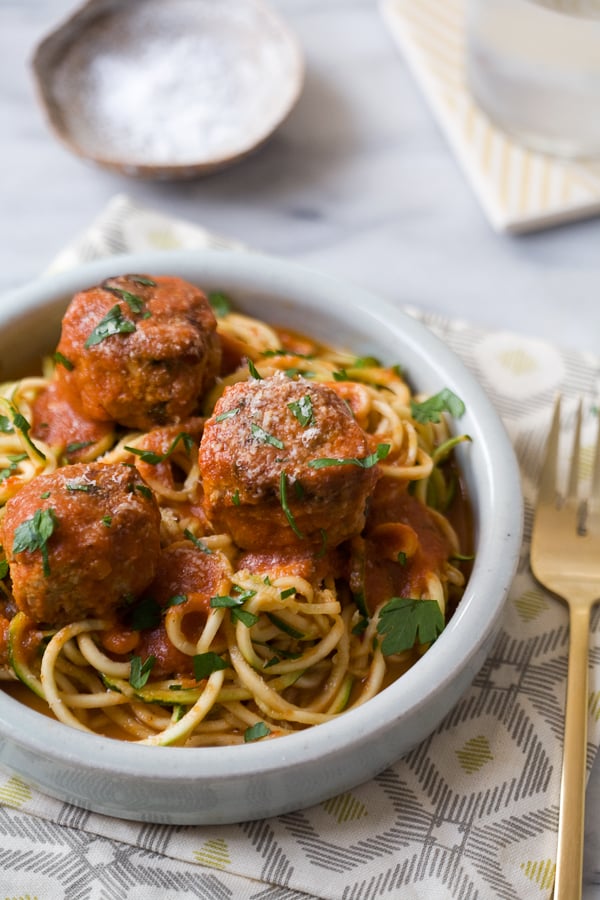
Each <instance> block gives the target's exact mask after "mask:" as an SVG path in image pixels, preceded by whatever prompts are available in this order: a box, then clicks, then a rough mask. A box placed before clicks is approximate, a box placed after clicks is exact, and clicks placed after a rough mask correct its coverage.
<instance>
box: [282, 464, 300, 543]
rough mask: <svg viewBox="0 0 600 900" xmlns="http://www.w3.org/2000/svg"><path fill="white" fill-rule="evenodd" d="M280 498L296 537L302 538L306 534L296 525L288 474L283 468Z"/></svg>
mask: <svg viewBox="0 0 600 900" xmlns="http://www.w3.org/2000/svg"><path fill="white" fill-rule="evenodd" d="M279 498H280V502H281V508H282V509H283V511H284V513H285V517H286V519H287V520H288V522H289V525H290V528H291V529H292V531H293V532H294V534H295V535H296V537H298V538H300V540H302V538H303V537H304V535H303V534H302V532H301V531H300V529H299V528H298V526H297V525H296V520H295V519H294V514H293V513H292V511H291V509H290V507H289V505H288V500H287V474H286V473H285V471H284V470H283V469H282V470H281V475H280V476H279Z"/></svg>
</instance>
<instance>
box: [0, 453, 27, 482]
mask: <svg viewBox="0 0 600 900" xmlns="http://www.w3.org/2000/svg"><path fill="white" fill-rule="evenodd" d="M7 459H8V462H9V465H8V466H7V467H6V468H5V469H2V470H1V471H0V482H2V481H6V479H7V478H10V476H11V475H14V473H15V472H16V471H17V466H18V464H19V463H20V462H23V460H24V459H28V456H27V454H26V453H17V454H12V453H11V454H9V455H8V456H7Z"/></svg>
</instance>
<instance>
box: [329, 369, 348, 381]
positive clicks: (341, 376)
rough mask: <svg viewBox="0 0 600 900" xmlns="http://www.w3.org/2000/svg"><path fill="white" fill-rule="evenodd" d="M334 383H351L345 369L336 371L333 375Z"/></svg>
mask: <svg viewBox="0 0 600 900" xmlns="http://www.w3.org/2000/svg"><path fill="white" fill-rule="evenodd" d="M333 380H334V381H352V378H350V376H349V375H348V373H347V372H346V370H345V369H338V371H337V372H334V373H333Z"/></svg>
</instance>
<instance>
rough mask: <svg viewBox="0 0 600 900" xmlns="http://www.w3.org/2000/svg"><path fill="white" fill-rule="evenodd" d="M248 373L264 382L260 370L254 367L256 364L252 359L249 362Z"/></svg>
mask: <svg viewBox="0 0 600 900" xmlns="http://www.w3.org/2000/svg"><path fill="white" fill-rule="evenodd" d="M248 371H249V372H250V374H251V375H252V377H253V378H255V379H256V380H257V381H264V379H263V377H262V375H261V374H260V372H259V371H258V369H257V368H256V366H255V365H254V363H253V362H252V360H251V359H249V360H248Z"/></svg>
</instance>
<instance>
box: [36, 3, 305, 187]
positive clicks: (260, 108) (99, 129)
mask: <svg viewBox="0 0 600 900" xmlns="http://www.w3.org/2000/svg"><path fill="white" fill-rule="evenodd" d="M33 73H34V77H35V81H36V84H37V88H38V94H39V97H40V100H41V102H42V105H43V107H44V109H45V112H46V115H47V118H48V120H49V123H50V125H51V126H52V128H53V130H54V131H55V133H56V134H57V136H58V137H59V138H60V139H61V140H62V141H63V142H64V143H65V144H66V146H67V147H68V148H69V149H70V150H72V151H73V152H75V153H77V154H78V155H80V156H83V157H86V158H88V159H90V160H93V161H94V162H96V163H98V164H99V165H102V166H105V167H108V168H111V169H116V170H118V171H120V172H123V173H125V174H127V175H134V176H139V177H144V178H162V179H175V178H191V177H196V176H199V175H206V174H208V173H210V172H214V171H215V170H217V169H221V168H224V167H225V166H228V165H231V163H233V162H236V161H237V160H239V159H241V158H243V157H244V156H246V155H247V154H248V153H250V152H251V151H252V150H255V149H256V148H257V147H259V146H260V145H261V144H263V143H264V141H266V140H267V138H268V137H269V136H270V135H271V134H272V133H273V131H274V130H275V129H276V128H277V127H278V126H279V125H280V124H281V123H282V122H283V120H284V119H285V118H286V117H287V115H288V113H289V112H290V110H291V109H292V107H293V106H294V104H295V102H296V100H297V99H298V96H299V94H300V91H301V88H302V83H303V60H302V54H301V51H300V48H299V45H298V42H297V41H296V39H295V38H294V36H293V35H292V34H291V32H290V31H289V29H288V28H287V26H286V25H285V23H284V22H283V21H282V20H281V19H280V18H279V17H278V16H277V15H275V14H274V13H273V12H272V11H271V10H270V9H269V8H268V7H267V6H266V5H264V4H263V3H262V2H261V0H227V2H226V3H223V2H215V0H169V2H168V3H165V2H164V0H144V2H143V3H138V2H134V3H123V2H122V0H89V2H88V3H86V4H85V5H84V6H82V7H81V8H80V9H79V10H78V11H76V12H75V13H74V15H73V16H71V18H69V19H68V20H67V21H66V22H64V23H63V24H62V25H60V26H59V27H58V28H56V29H55V30H54V31H53V32H52V33H51V34H49V35H48V36H47V37H46V38H45V39H44V40H43V41H42V42H41V44H40V45H39V46H38V48H37V50H36V51H35V54H34V57H33Z"/></svg>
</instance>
